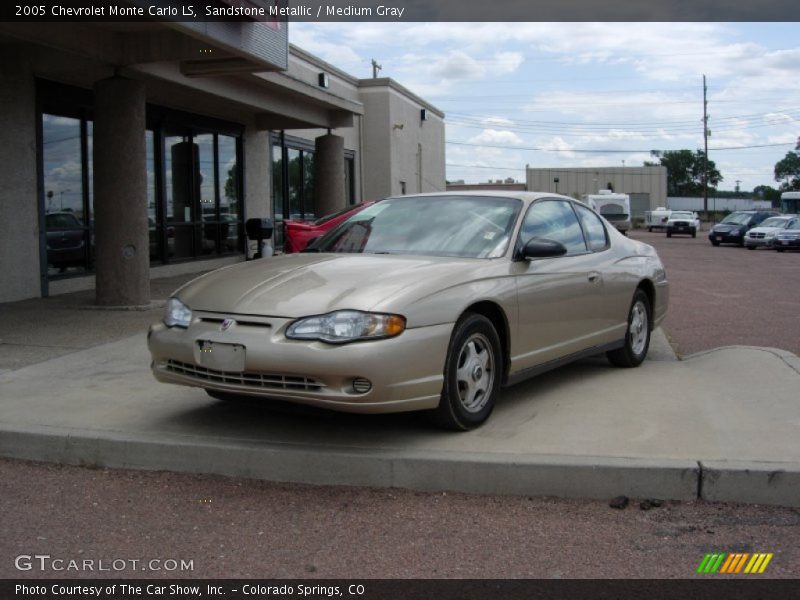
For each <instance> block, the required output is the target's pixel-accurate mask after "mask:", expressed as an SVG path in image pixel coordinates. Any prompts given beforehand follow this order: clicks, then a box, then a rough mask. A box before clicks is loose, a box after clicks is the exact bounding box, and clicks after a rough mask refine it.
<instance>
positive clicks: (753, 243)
mask: <svg viewBox="0 0 800 600" xmlns="http://www.w3.org/2000/svg"><path fill="white" fill-rule="evenodd" d="M774 242H775V238H749V237H746V236H745V238H744V245H745V246H747V247H748V248H772V245H773V244H774Z"/></svg>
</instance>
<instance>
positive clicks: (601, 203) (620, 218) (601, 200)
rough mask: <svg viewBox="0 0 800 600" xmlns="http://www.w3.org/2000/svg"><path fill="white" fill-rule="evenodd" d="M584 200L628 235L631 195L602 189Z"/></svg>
mask: <svg viewBox="0 0 800 600" xmlns="http://www.w3.org/2000/svg"><path fill="white" fill-rule="evenodd" d="M584 202H585V203H586V204H588V205H589V206H590V207H592V208H593V209H594V210H596V211H597V212H599V213H600V214H601V215H602V216H603V217H604V218H605V219H606V220H607V221H609V222H610V223H611V224H612V225H613V226H614V227H616V228H617V230H619V231H620V232H621V233H624V234H626V235H627V232H628V230H629V229H630V228H631V197H630V196H629V195H628V194H615V193H614V192H612V191H611V190H600V191H599V192H598V193H597V194H589V195H587V196H585V197H584Z"/></svg>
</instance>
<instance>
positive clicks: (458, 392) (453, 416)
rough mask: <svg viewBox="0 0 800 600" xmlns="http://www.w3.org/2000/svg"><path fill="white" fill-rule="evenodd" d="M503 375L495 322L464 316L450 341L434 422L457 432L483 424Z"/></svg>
mask: <svg viewBox="0 0 800 600" xmlns="http://www.w3.org/2000/svg"><path fill="white" fill-rule="evenodd" d="M502 373H503V355H502V353H501V351H500V338H499V337H498V335H497V331H496V330H495V328H494V325H492V322H491V321H490V320H489V319H487V318H486V317H484V316H483V315H478V314H474V313H471V314H469V313H468V314H467V315H465V316H463V317H462V318H461V319H460V320H459V321H458V323H456V326H455V328H454V329H453V335H452V337H451V338H450V347H449V348H448V351H447V358H446V361H445V367H444V386H443V387H442V397H441V399H440V400H439V406H438V407H437V408H436V409H434V410H433V411H431V415H430V416H431V418H432V420H433V421H434V422H435V423H436V424H437V425H440V426H442V427H446V428H447V429H453V430H456V431H466V430H468V429H473V428H475V427H477V426H478V425H480V424H482V423H483V422H484V421H486V419H488V418H489V415H490V414H491V413H492V410H493V409H494V405H495V400H496V398H497V394H498V391H499V389H500V379H501V377H502Z"/></svg>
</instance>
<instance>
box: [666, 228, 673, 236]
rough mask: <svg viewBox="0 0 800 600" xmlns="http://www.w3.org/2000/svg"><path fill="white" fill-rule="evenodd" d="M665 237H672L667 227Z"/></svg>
mask: <svg viewBox="0 0 800 600" xmlns="http://www.w3.org/2000/svg"><path fill="white" fill-rule="evenodd" d="M667 237H672V231H670V230H669V229H667Z"/></svg>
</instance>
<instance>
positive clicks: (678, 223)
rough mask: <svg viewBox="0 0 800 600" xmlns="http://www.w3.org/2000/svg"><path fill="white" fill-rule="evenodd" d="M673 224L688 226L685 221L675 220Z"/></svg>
mask: <svg viewBox="0 0 800 600" xmlns="http://www.w3.org/2000/svg"><path fill="white" fill-rule="evenodd" d="M673 225H674V226H675V227H688V226H689V223H687V222H686V221H675V223H673Z"/></svg>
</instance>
